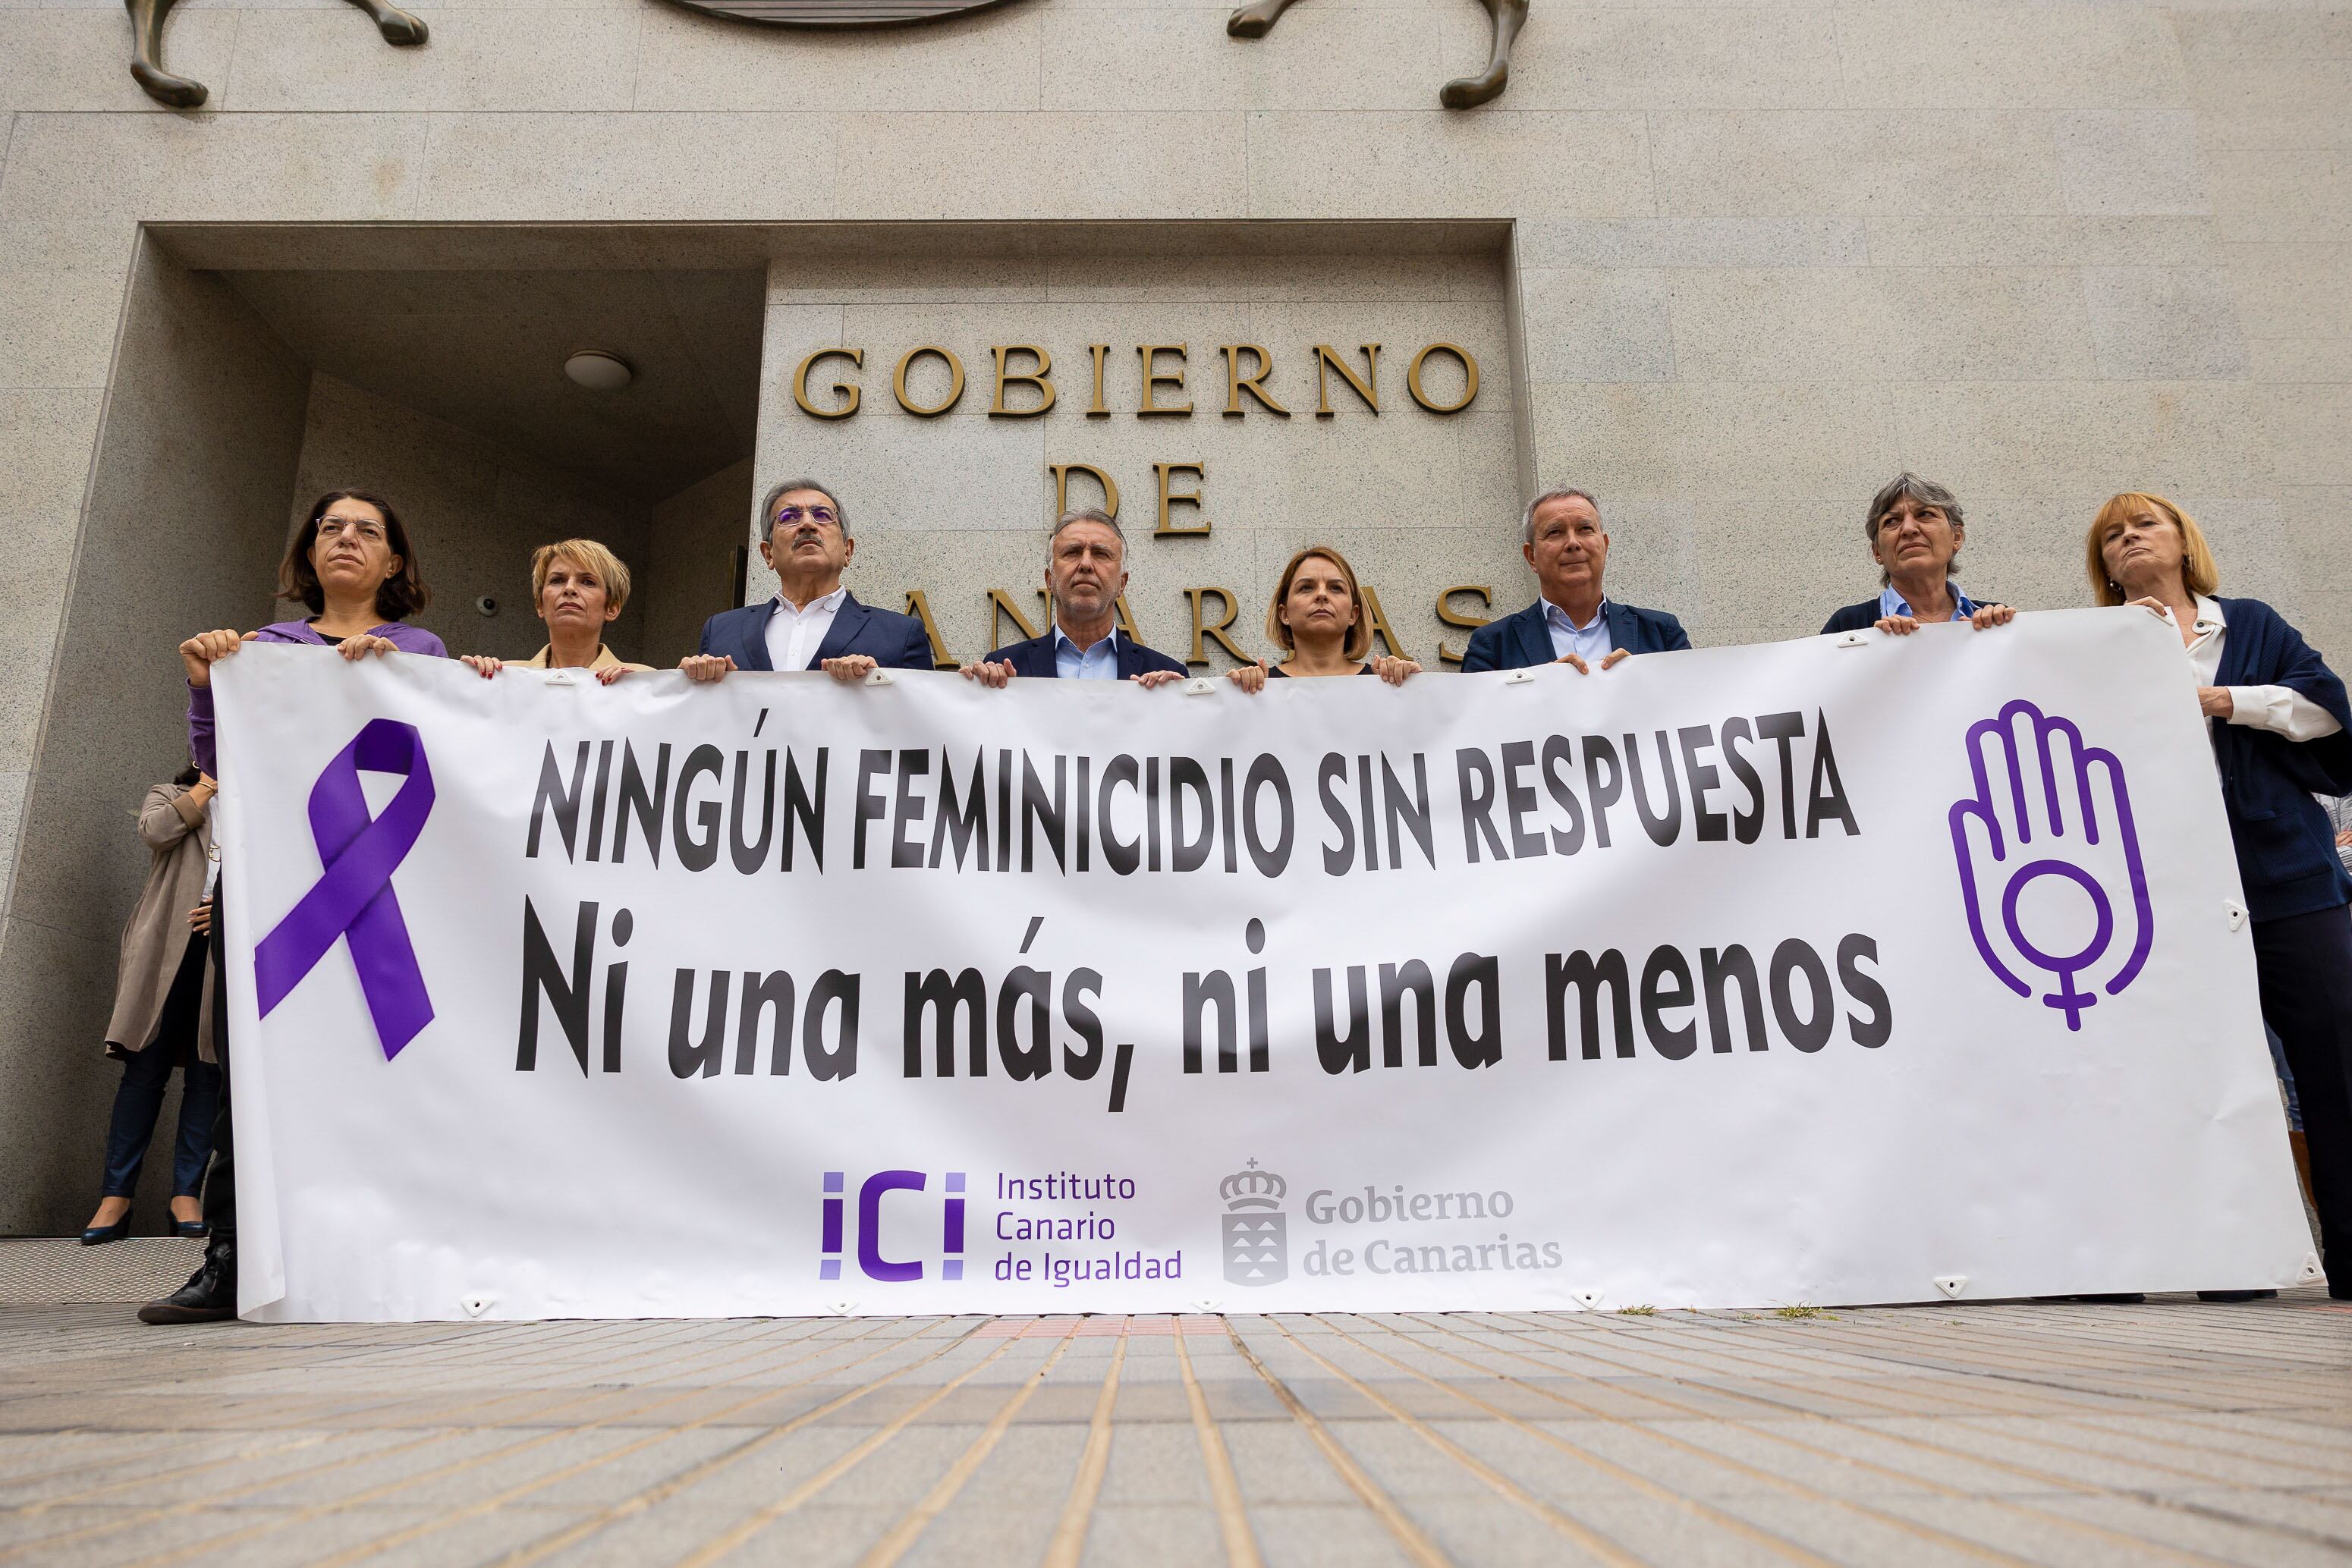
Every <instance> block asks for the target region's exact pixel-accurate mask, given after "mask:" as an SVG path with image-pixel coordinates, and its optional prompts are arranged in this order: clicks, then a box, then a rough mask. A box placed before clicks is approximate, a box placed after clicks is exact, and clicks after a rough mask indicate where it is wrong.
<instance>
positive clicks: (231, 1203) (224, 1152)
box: [205, 888, 2352, 1256]
mask: <svg viewBox="0 0 2352 1568" xmlns="http://www.w3.org/2000/svg"><path fill="white" fill-rule="evenodd" d="M225 907H226V903H225V901H224V898H223V895H222V890H220V889H218V888H215V890H214V893H213V1054H214V1055H215V1056H216V1057H218V1058H220V1111H219V1113H217V1114H215V1116H214V1118H213V1166H212V1171H211V1174H209V1175H208V1176H205V1224H206V1225H208V1226H210V1227H211V1228H212V1233H213V1235H214V1237H215V1239H218V1240H221V1241H225V1242H227V1243H228V1244H229V1245H231V1246H235V1245H236V1125H235V1124H234V1123H232V1122H231V1121H230V1120H229V1113H228V1079H229V1073H228V1033H229V1030H228V938H227V936H226V935H225V932H226V922H225V921H224V920H223V918H222V915H221V911H222V910H223V909H224V908H225ZM2338 913H2339V914H2340V913H2342V912H2341V911H2338ZM2347 1256H2352V1253H2347Z"/></svg>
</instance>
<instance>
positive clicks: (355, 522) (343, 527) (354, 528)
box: [319, 517, 383, 539]
mask: <svg viewBox="0 0 2352 1568" xmlns="http://www.w3.org/2000/svg"><path fill="white" fill-rule="evenodd" d="M344 534H356V535H358V536H359V537H360V538H363V539H380V538H383V524H382V523H380V522H378V521H376V519H375V518H373V517H320V519H319V537H320V538H322V539H324V538H341V537H342V536H343V535H344Z"/></svg>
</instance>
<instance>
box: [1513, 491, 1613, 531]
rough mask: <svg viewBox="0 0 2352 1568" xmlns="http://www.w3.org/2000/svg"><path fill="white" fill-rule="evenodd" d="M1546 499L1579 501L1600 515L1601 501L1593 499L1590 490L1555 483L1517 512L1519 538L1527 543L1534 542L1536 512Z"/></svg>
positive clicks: (1596, 514)
mask: <svg viewBox="0 0 2352 1568" xmlns="http://www.w3.org/2000/svg"><path fill="white" fill-rule="evenodd" d="M1547 501H1581V502H1583V503H1584V504H1585V505H1586V506H1588V507H1591V508H1592V515H1593V516H1594V517H1599V516H1600V515H1601V503H1600V502H1599V501H1597V500H1595V499H1593V497H1592V492H1591V491H1590V490H1580V489H1578V488H1577V487H1576V486H1573V485H1555V486H1552V487H1551V488H1550V489H1549V490H1546V491H1545V492H1544V493H1543V494H1542V495H1540V496H1538V497H1536V498H1535V499H1534V500H1532V501H1529V502H1528V509H1527V510H1526V511H1524V512H1521V513H1520V514H1519V538H1520V539H1521V540H1522V541H1523V542H1525V543H1528V544H1533V543H1535V542H1536V513H1537V512H1538V510H1540V509H1541V508H1542V507H1543V504H1544V503H1545V502H1547Z"/></svg>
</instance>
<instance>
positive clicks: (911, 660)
mask: <svg viewBox="0 0 2352 1568" xmlns="http://www.w3.org/2000/svg"><path fill="white" fill-rule="evenodd" d="M775 611H776V604H775V601H773V600H770V601H767V602H766V603H764V604H747V605H745V606H743V608H742V609H740V610H722V611H720V612H719V613H718V614H716V615H714V616H712V617H711V618H710V619H709V620H708V621H706V622H703V623H702V645H701V646H700V647H699V648H697V649H696V650H695V652H696V653H728V654H731V655H732V656H733V657H734V660H735V667H736V668H737V669H739V670H772V669H773V668H775V666H774V665H773V664H770V663H768V617H770V616H771V615H772V614H774V613H775ZM852 653H864V654H866V655H867V656H869V657H870V658H872V659H873V661H874V662H875V663H876V664H879V665H881V666H882V667H883V668H884V669H886V670H928V669H930V668H932V667H933V665H932V664H931V640H930V639H929V637H927V636H925V635H924V634H923V623H922V622H920V621H918V620H917V619H915V617H913V616H911V615H901V614H899V613H898V612H897V611H894V610H877V609H875V608H874V607H873V606H872V605H870V604H861V603H859V602H858V601H857V595H856V594H854V593H847V594H844V595H843V596H842V600H841V608H840V609H838V610H836V611H835V612H833V625H832V626H831V627H829V628H828V629H827V630H826V632H825V634H824V642H823V643H819V644H818V646H817V651H816V653H815V654H814V656H812V657H811V658H810V660H809V662H808V667H809V668H810V669H812V670H814V669H815V668H816V667H817V666H818V665H820V664H823V663H824V661H825V660H827V659H842V658H846V657H848V656H849V655H850V654H852Z"/></svg>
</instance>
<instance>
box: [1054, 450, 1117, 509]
mask: <svg viewBox="0 0 2352 1568" xmlns="http://www.w3.org/2000/svg"><path fill="white" fill-rule="evenodd" d="M1045 468H1046V471H1047V472H1048V473H1050V474H1052V475H1053V476H1054V516H1055V517H1060V516H1061V515H1062V514H1063V513H1064V512H1066V511H1068V510H1069V509H1070V471H1071V470H1072V469H1074V468H1075V469H1076V470H1077V471H1078V472H1079V473H1081V474H1084V475H1087V476H1088V477H1090V478H1092V479H1093V480H1094V482H1095V483H1096V484H1097V485H1099V486H1102V493H1103V510H1104V511H1106V512H1108V513H1109V514H1110V515H1111V516H1112V517H1118V481H1117V480H1116V479H1113V478H1112V477H1111V476H1109V475H1108V474H1106V473H1104V472H1103V471H1102V470H1101V469H1099V468H1097V467H1096V466H1095V465H1093V464H1091V463H1048V464H1047V465H1045Z"/></svg>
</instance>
